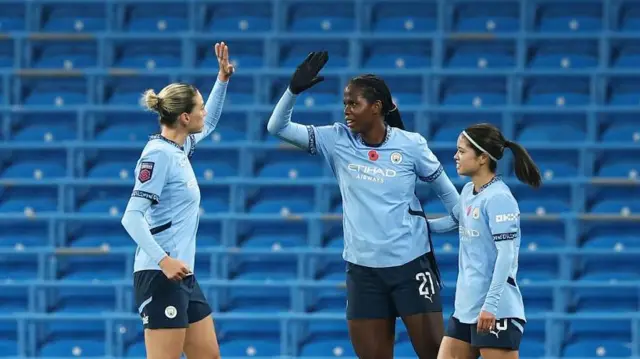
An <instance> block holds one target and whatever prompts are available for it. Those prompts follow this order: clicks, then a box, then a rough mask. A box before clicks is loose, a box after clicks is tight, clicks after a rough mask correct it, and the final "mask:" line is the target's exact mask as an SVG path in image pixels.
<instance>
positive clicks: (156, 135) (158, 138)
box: [149, 133, 184, 151]
mask: <svg viewBox="0 0 640 359" xmlns="http://www.w3.org/2000/svg"><path fill="white" fill-rule="evenodd" d="M151 140H161V141H164V142H166V143H168V144H170V145H172V146H174V147H176V148H178V149H179V150H180V151H184V147H182V146H180V145H179V144H177V143H175V142H173V141H171V140H170V139H168V138H166V137H164V136H163V135H161V134H159V133H158V134H155V135H151V136H149V141H151Z"/></svg>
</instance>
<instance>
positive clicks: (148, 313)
mask: <svg viewBox="0 0 640 359" xmlns="http://www.w3.org/2000/svg"><path fill="white" fill-rule="evenodd" d="M133 287H134V295H135V302H136V306H137V307H138V313H139V314H140V317H141V318H142V324H143V326H144V329H173V328H188V327H189V324H191V323H195V322H198V321H200V320H202V319H204V318H206V317H207V316H208V315H209V314H211V307H210V306H209V303H208V302H207V299H206V298H205V296H204V293H202V290H201V289H200V285H198V281H197V280H196V278H195V275H190V276H188V277H186V278H185V279H183V280H181V281H172V280H169V279H168V278H167V277H166V276H165V275H164V273H162V271H159V270H144V271H139V272H135V273H134V274H133Z"/></svg>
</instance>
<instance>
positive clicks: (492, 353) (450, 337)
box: [429, 124, 542, 359]
mask: <svg viewBox="0 0 640 359" xmlns="http://www.w3.org/2000/svg"><path fill="white" fill-rule="evenodd" d="M505 149H509V150H511V151H512V152H513V156H514V170H515V174H516V176H517V177H518V179H519V180H520V181H522V182H524V183H526V184H528V185H529V186H531V187H533V188H538V187H540V185H541V183H542V179H541V176H540V171H539V170H538V167H537V166H536V164H535V163H534V162H533V160H532V159H531V156H529V154H528V153H527V151H526V150H525V149H524V148H523V147H522V146H520V145H519V144H517V143H515V142H512V141H508V140H507V139H505V138H504V136H503V135H502V133H501V132H500V130H499V129H498V128H496V127H495V126H493V125H489V124H479V125H474V126H471V127H468V128H467V129H465V130H464V131H462V133H461V134H460V136H459V137H458V151H457V152H456V155H455V156H454V158H455V160H456V169H457V172H458V174H460V175H462V176H468V177H470V178H471V182H469V183H467V184H466V185H465V187H464V188H463V189H462V193H461V194H460V202H459V205H458V206H456V207H455V209H454V211H453V214H452V215H450V216H449V217H444V218H438V219H434V220H429V224H430V230H431V231H432V232H434V233H442V232H447V231H450V230H453V229H456V228H458V232H459V233H460V252H459V258H458V263H459V265H458V268H459V273H458V281H457V284H456V295H455V305H454V313H453V315H452V316H451V318H450V319H449V323H448V326H447V332H446V334H445V338H444V339H443V341H442V346H441V348H440V353H439V355H438V358H439V359H453V358H472V357H473V358H477V357H478V356H482V357H483V358H485V359H512V358H513V359H516V358H518V356H519V352H518V351H519V346H520V340H521V338H522V334H523V331H524V325H525V322H526V318H525V313H524V305H523V301H522V294H521V293H520V288H519V287H518V282H517V280H516V273H517V272H518V251H519V249H520V238H521V233H520V210H519V208H518V203H517V202H516V200H515V198H514V197H513V195H512V194H511V190H510V189H509V187H508V186H507V185H506V184H505V183H504V182H502V180H501V179H500V177H499V176H497V175H496V169H497V167H498V161H500V159H502V156H503V154H504V151H505Z"/></svg>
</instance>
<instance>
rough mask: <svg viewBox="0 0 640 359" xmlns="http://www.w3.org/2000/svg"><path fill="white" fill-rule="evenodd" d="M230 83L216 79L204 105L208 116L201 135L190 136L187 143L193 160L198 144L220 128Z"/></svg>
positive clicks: (187, 148) (186, 149)
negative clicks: (219, 124) (219, 123)
mask: <svg viewBox="0 0 640 359" xmlns="http://www.w3.org/2000/svg"><path fill="white" fill-rule="evenodd" d="M228 84H229V81H221V80H220V79H216V83H215V84H214V85H213V89H212V90H211V92H210V93H209V98H208V99H207V102H206V103H205V105H204V108H205V110H206V111H207V115H206V116H205V117H204V127H203V128H202V131H201V132H199V133H195V134H192V135H189V136H188V137H187V140H186V141H185V144H184V145H185V146H184V148H185V152H186V153H187V156H188V157H189V158H191V156H193V152H194V151H195V149H196V144H197V143H198V142H200V141H202V139H203V138H205V137H207V136H209V135H210V134H211V132H213V130H215V129H216V127H217V126H218V122H219V121H220V117H221V116H222V107H223V105H224V100H225V97H226V95H227V85H228Z"/></svg>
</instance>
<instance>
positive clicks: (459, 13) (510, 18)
mask: <svg viewBox="0 0 640 359" xmlns="http://www.w3.org/2000/svg"><path fill="white" fill-rule="evenodd" d="M452 5H453V6H454V10H453V11H454V14H453V20H452V21H453V26H452V27H453V30H454V31H457V32H462V33H483V32H488V33H510V32H517V31H518V30H519V29H520V14H519V12H520V11H519V8H518V6H517V5H516V4H514V3H505V4H500V5H499V6H493V5H494V4H490V5H491V6H486V5H485V4H483V3H474V2H473V1H464V2H459V3H457V4H456V3H452Z"/></svg>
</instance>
